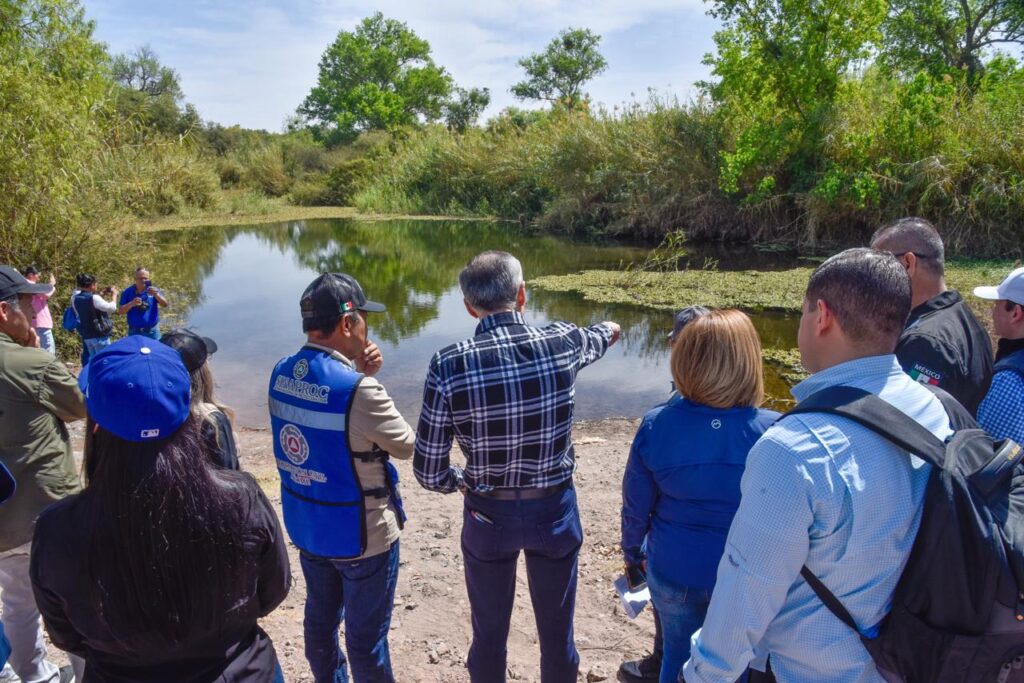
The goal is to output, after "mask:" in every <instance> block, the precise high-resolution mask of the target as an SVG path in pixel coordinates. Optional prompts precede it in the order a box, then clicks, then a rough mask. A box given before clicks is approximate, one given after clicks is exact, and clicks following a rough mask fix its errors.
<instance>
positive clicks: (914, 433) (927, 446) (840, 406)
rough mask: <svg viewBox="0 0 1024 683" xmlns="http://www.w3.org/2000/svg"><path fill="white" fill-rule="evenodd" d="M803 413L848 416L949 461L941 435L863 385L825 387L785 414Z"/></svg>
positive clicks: (934, 459)
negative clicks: (859, 386) (861, 386)
mask: <svg viewBox="0 0 1024 683" xmlns="http://www.w3.org/2000/svg"><path fill="white" fill-rule="evenodd" d="M939 399H940V400H942V399H941V397H939ZM802 413H828V414H830V415H838V416H839V417H845V418H846V419H848V420H853V421H854V422H856V423H857V424H859V425H862V426H864V427H867V428H868V429H870V430H871V431H873V432H875V433H876V434H878V435H879V436H881V437H882V438H884V439H886V440H888V441H890V442H892V443H893V444H895V445H896V446H899V447H900V448H902V449H903V450H905V451H910V452H911V453H913V454H914V455H918V456H920V457H921V458H923V459H924V460H926V461H927V462H929V463H931V464H932V465H935V466H936V467H942V466H943V464H944V463H945V462H946V444H945V443H944V442H943V441H942V440H941V439H939V438H938V437H937V436H935V435H934V434H932V433H931V432H930V431H929V430H927V429H925V428H924V427H922V426H921V425H920V424H919V423H918V422H917V421H916V420H914V419H913V418H911V417H910V416H909V415H907V414H906V413H904V412H903V411H901V410H900V409H899V408H896V407H895V406H893V405H891V404H889V403H888V402H886V401H883V400H882V399H880V398H879V397H878V396H876V395H875V394H872V393H871V392H868V391H864V390H863V389H858V388H856V387H846V386H834V387H828V388H825V389H822V390H821V391H818V392H815V393H813V394H811V395H810V396H808V397H807V398H805V399H804V400H803V401H800V403H799V404H797V406H796V407H795V408H793V409H792V410H790V411H789V412H787V413H786V415H798V414H802Z"/></svg>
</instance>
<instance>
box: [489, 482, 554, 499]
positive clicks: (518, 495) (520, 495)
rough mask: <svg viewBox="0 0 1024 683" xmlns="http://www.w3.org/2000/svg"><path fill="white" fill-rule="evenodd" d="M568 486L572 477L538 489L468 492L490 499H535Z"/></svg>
mask: <svg viewBox="0 0 1024 683" xmlns="http://www.w3.org/2000/svg"><path fill="white" fill-rule="evenodd" d="M568 488H572V479H566V480H565V481H563V482H562V483H561V484H555V485H554V486H545V487H544V488H539V489H492V490H491V491H470V493H471V494H473V495H474V496H480V497H481V498H490V499H492V500H537V499H539V498H547V497H548V496H553V495H555V494H556V493H561V492H562V491H564V490H566V489H568Z"/></svg>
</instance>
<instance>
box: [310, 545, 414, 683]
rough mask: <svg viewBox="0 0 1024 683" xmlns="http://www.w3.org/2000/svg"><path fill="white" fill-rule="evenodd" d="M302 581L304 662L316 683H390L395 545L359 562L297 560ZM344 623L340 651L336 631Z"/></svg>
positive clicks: (396, 559) (396, 546)
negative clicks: (389, 633) (303, 596)
mask: <svg viewBox="0 0 1024 683" xmlns="http://www.w3.org/2000/svg"><path fill="white" fill-rule="evenodd" d="M299 561H300V563H301V564H302V574H303V576H304V577H305V579H306V615H305V621H304V622H303V631H304V635H305V640H306V659H307V660H309V668H310V670H311V671H312V672H313V680H314V681H316V683H348V667H351V669H352V678H353V679H354V680H356V681H358V683H394V680H395V677H394V674H393V673H392V671H391V654H390V651H389V649H388V630H389V629H390V627H391V608H392V606H393V605H394V603H395V585H396V584H397V583H398V541H395V542H394V543H393V544H392V545H391V549H390V550H388V551H387V552H385V553H381V554H380V555H374V556H373V557H368V558H366V559H363V560H323V559H318V558H314V557H309V556H308V555H306V554H305V553H302V554H300V555H299ZM342 619H344V621H345V650H346V651H347V652H348V661H347V662H346V659H345V655H344V654H342V652H341V648H340V647H338V627H339V626H340V625H341V621H342Z"/></svg>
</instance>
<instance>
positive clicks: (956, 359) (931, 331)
mask: <svg viewBox="0 0 1024 683" xmlns="http://www.w3.org/2000/svg"><path fill="white" fill-rule="evenodd" d="M896 357H897V358H898V359H899V361H900V365H901V366H903V370H904V371H906V372H907V373H908V374H909V375H910V376H911V377H913V378H914V379H916V380H917V381H919V382H921V383H923V384H931V385H934V386H938V387H940V388H942V389H945V390H946V391H947V392H948V393H950V394H951V395H952V396H953V398H955V399H956V400H958V401H960V403H962V404H963V406H964V407H965V408H967V410H969V411H970V412H971V415H977V413H978V404H980V403H981V399H983V398H984V397H985V394H986V393H987V392H988V387H989V384H990V383H991V382H992V340H991V339H989V336H988V333H987V332H985V329H984V328H983V327H982V326H981V323H979V322H978V319H977V318H975V317H974V314H973V313H971V311H970V309H969V308H968V307H967V304H965V303H964V300H963V298H962V297H961V296H960V294H959V293H958V292H955V291H953V290H949V291H946V292H943V293H942V294H940V295H938V296H937V297H934V298H932V299H929V300H928V301H926V302H924V303H923V304H921V305H919V306H917V307H916V308H915V309H914V310H912V311H911V312H910V319H909V320H908V321H907V328H906V329H905V330H904V331H903V335H902V336H901V337H900V341H899V344H897V346H896Z"/></svg>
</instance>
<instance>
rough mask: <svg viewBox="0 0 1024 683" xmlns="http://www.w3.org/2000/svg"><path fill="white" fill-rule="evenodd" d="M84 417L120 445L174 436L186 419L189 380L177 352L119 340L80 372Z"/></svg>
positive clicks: (145, 341) (137, 340)
mask: <svg viewBox="0 0 1024 683" xmlns="http://www.w3.org/2000/svg"><path fill="white" fill-rule="evenodd" d="M78 384H79V386H80V387H81V388H82V391H83V392H84V393H85V404H86V407H87V408H88V410H89V416H90V417H92V419H93V420H95V421H96V423H97V424H99V426H100V427H102V428H103V429H105V430H107V431H108V432H111V433H112V434H114V435H115V436H117V437H120V438H121V439H124V440H125V441H153V440H156V439H166V438H169V437H170V436H171V435H173V434H174V432H176V431H177V430H178V428H179V427H181V425H182V424H184V423H185V420H186V419H188V414H189V398H190V392H191V381H190V379H189V376H188V371H187V370H186V369H185V364H184V363H183V362H182V360H181V356H180V355H179V354H178V352H177V351H175V350H174V349H172V348H171V347H169V346H167V345H166V344H162V343H160V342H158V341H156V340H153V339H150V338H148V337H142V336H138V335H136V336H131V337H126V338H125V339H120V340H118V341H116V342H114V343H113V344H111V345H110V346H108V347H106V348H105V349H103V350H102V351H100V352H99V353H98V354H96V355H95V356H94V357H93V358H92V359H90V361H89V363H88V365H86V366H85V368H83V369H82V374H80V375H79V377H78Z"/></svg>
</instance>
